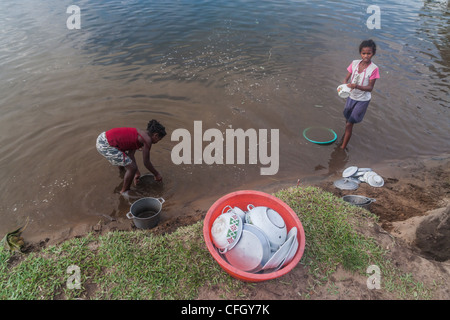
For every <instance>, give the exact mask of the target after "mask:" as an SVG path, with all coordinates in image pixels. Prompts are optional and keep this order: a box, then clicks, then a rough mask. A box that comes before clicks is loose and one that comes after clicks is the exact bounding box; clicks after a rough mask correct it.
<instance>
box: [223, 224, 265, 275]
mask: <svg viewBox="0 0 450 320" xmlns="http://www.w3.org/2000/svg"><path fill="white" fill-rule="evenodd" d="M269 257H270V244H269V240H268V239H267V237H266V236H265V235H264V232H262V230H260V229H259V228H258V227H256V226H253V225H251V224H247V223H246V224H244V230H243V231H242V236H241V238H240V239H239V242H238V243H237V245H236V246H235V247H234V248H233V249H232V250H228V251H227V252H226V253H225V258H226V259H227V261H228V263H229V264H231V265H232V266H234V267H235V268H238V269H240V270H242V271H246V272H253V273H254V272H258V271H260V270H261V269H262V267H263V266H264V264H265V263H266V262H267V261H268V260H269Z"/></svg>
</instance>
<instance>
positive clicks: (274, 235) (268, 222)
mask: <svg viewBox="0 0 450 320" xmlns="http://www.w3.org/2000/svg"><path fill="white" fill-rule="evenodd" d="M247 208H248V209H249V212H248V213H247V214H246V218H247V223H250V224H253V225H255V226H257V227H258V228H260V229H261V230H262V231H263V232H264V233H265V234H266V236H267V238H268V239H269V242H270V247H271V249H272V251H276V250H278V248H279V247H280V246H281V245H282V244H283V243H284V242H285V241H286V236H287V231H286V224H285V223H284V220H283V218H282V217H281V215H280V214H279V213H278V212H276V211H275V210H273V209H271V208H268V207H262V206H260V207H253V208H251V206H250V205H249V206H248V207H247Z"/></svg>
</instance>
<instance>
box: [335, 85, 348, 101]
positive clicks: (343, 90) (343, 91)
mask: <svg viewBox="0 0 450 320" xmlns="http://www.w3.org/2000/svg"><path fill="white" fill-rule="evenodd" d="M336 90H337V93H338V95H339V97H341V98H348V97H349V96H350V91H351V89H350V88H349V87H348V86H347V84H341V85H340V86H339V87H337V89H336Z"/></svg>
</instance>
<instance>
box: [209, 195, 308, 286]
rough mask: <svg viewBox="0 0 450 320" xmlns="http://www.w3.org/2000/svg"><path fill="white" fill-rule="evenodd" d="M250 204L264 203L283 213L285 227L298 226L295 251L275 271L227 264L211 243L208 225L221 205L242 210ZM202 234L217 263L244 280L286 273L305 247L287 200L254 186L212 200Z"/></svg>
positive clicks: (262, 278) (303, 232) (248, 280)
mask: <svg viewBox="0 0 450 320" xmlns="http://www.w3.org/2000/svg"><path fill="white" fill-rule="evenodd" d="M249 204H253V205H254V206H266V207H269V208H272V209H273V210H275V211H277V212H278V213H279V214H280V215H281V216H282V217H283V219H284V222H285V223H286V227H287V230H288V231H289V230H290V229H291V228H293V227H297V230H298V234H297V239H298V242H299V246H298V249H297V253H296V254H295V256H294V258H293V259H292V261H291V262H289V263H288V264H287V265H285V266H284V267H283V268H281V269H280V270H278V271H274V272H270V273H265V274H256V273H250V272H245V271H242V270H240V269H237V268H235V267H234V266H232V265H230V264H229V263H228V262H227V261H226V260H225V259H223V258H222V256H221V255H220V254H219V253H218V252H217V251H216V248H215V247H214V244H213V242H212V236H211V227H212V224H213V223H214V221H215V219H216V218H217V217H218V216H219V215H220V214H222V210H223V208H224V207H225V206H227V205H230V206H232V207H233V208H234V207H239V208H241V209H242V210H244V211H246V210H247V205H249ZM203 237H204V239H205V243H206V246H207V248H208V251H209V252H210V253H211V255H212V256H213V258H214V259H215V260H216V261H217V262H218V263H219V265H220V266H221V267H222V268H223V269H224V270H225V271H226V272H228V273H229V274H230V275H231V276H232V277H234V278H236V279H239V280H242V281H246V282H260V281H266V280H270V279H275V278H278V277H281V276H283V275H285V274H286V273H288V272H289V271H291V270H292V269H293V268H294V267H295V266H296V265H297V264H298V262H299V261H300V259H301V257H302V255H303V251H304V250H305V231H304V230H303V226H302V224H301V222H300V220H299V218H298V217H297V214H296V213H295V212H294V210H292V209H291V208H290V207H289V206H288V205H287V204H285V203H284V202H283V201H281V200H280V199H278V198H277V197H274V196H272V195H270V194H267V193H264V192H260V191H253V190H242V191H236V192H232V193H229V194H227V195H225V196H223V197H221V198H220V199H218V200H217V201H216V202H214V204H213V205H212V206H211V208H209V210H208V212H207V213H206V217H205V220H204V222H203Z"/></svg>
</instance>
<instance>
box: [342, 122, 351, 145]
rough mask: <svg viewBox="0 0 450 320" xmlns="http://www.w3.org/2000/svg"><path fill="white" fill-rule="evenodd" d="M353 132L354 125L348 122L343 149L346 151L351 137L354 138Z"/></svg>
mask: <svg viewBox="0 0 450 320" xmlns="http://www.w3.org/2000/svg"><path fill="white" fill-rule="evenodd" d="M352 130H353V123H350V122H347V123H346V124H345V133H344V139H343V141H342V145H341V149H345V148H346V147H347V144H348V142H349V141H350V137H351V136H352Z"/></svg>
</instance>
